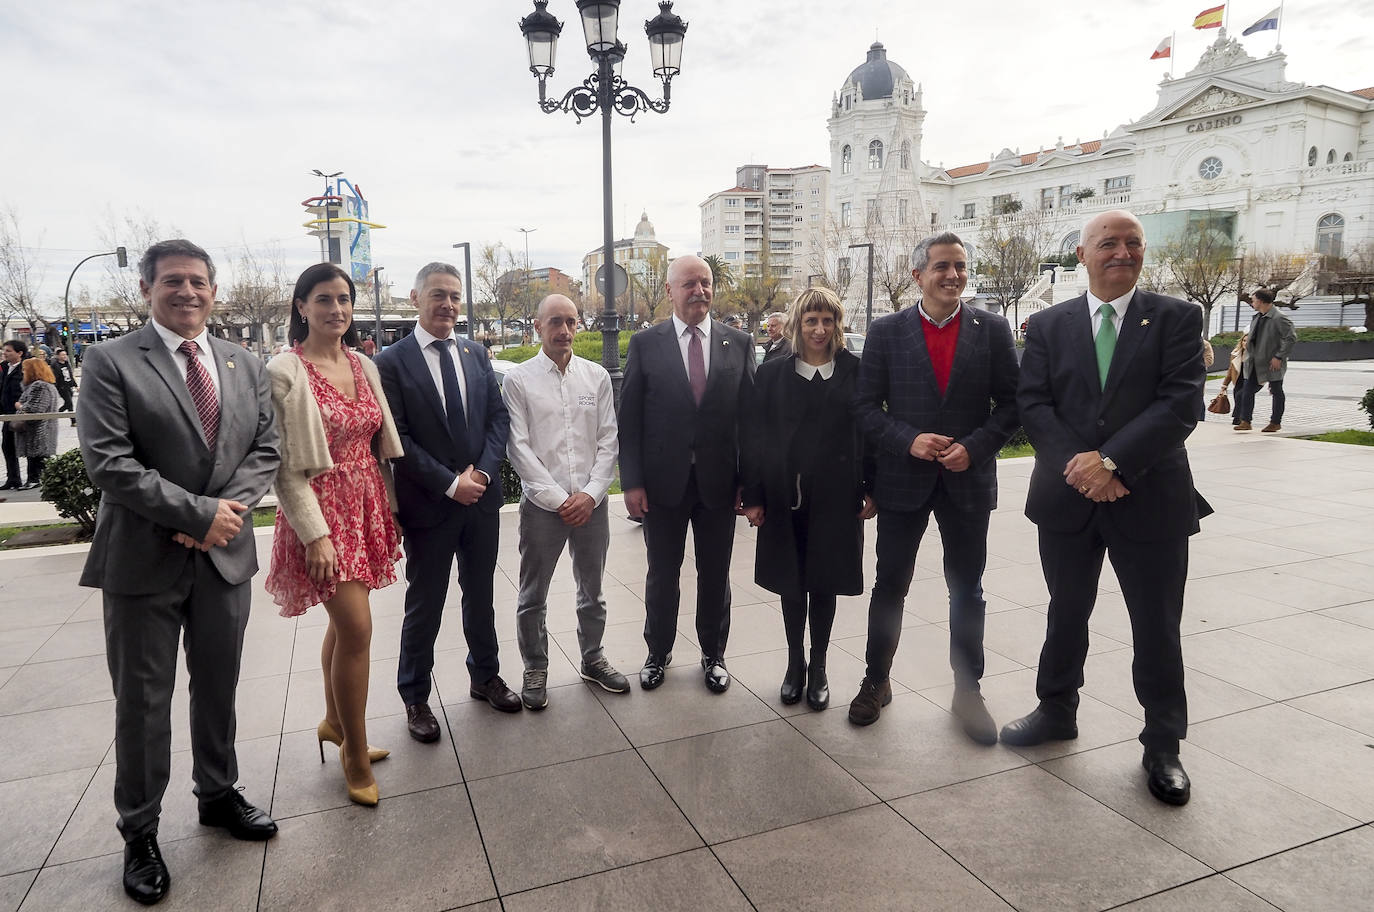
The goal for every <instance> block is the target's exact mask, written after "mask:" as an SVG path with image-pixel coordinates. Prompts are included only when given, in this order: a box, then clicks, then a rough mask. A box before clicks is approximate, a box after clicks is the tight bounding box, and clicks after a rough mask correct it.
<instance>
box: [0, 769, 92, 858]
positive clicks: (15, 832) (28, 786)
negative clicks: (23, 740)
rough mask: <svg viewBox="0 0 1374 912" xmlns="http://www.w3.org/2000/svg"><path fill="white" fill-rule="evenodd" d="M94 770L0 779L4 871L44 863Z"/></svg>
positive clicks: (0, 845)
mask: <svg viewBox="0 0 1374 912" xmlns="http://www.w3.org/2000/svg"><path fill="white" fill-rule="evenodd" d="M94 774H95V770H94V769H76V770H67V771H66V772H61V773H49V774H47V775H45V776H33V777H30V778H28V779H15V780H12V781H10V782H4V783H0V819H3V820H4V821H5V826H4V828H3V829H0V874H13V873H16V872H18V871H27V870H30V869H33V868H38V867H41V866H42V865H43V863H44V862H45V861H46V860H47V857H48V852H49V851H50V850H51V849H52V847H53V844H54V843H56V842H57V837H58V835H59V834H60V833H61V832H62V828H63V827H64V826H66V825H67V820H68V819H69V818H70V817H71V815H72V812H73V811H75V810H76V805H77V802H79V801H80V800H81V796H82V794H83V793H84V792H85V791H86V788H87V786H89V785H90V783H91V777H92V776H93V775H94Z"/></svg>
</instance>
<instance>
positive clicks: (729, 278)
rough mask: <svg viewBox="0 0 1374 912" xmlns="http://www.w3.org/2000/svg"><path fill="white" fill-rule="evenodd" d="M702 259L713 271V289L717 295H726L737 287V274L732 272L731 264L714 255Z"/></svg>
mask: <svg viewBox="0 0 1374 912" xmlns="http://www.w3.org/2000/svg"><path fill="white" fill-rule="evenodd" d="M702 259H704V260H705V261H706V266H707V268H709V269H710V270H711V287H712V288H714V289H715V291H716V294H724V293H725V292H727V291H729V290H730V289H731V288H734V287H735V274H734V273H733V272H732V271H731V269H730V264H729V263H727V262H725V261H724V260H722V259H721V258H720V257H719V256H718V255H716V254H714V253H713V254H711V255H710V256H707V257H702Z"/></svg>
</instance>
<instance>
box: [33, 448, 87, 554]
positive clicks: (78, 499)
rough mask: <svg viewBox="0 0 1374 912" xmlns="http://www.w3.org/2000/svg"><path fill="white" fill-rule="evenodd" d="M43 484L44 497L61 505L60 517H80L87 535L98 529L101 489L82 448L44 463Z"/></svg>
mask: <svg viewBox="0 0 1374 912" xmlns="http://www.w3.org/2000/svg"><path fill="white" fill-rule="evenodd" d="M39 485H40V487H39V491H40V493H41V494H42V495H43V499H44V500H46V501H47V502H48V503H50V504H52V505H53V506H54V507H56V508H57V515H58V516H61V517H63V518H64V519H73V520H76V521H77V522H78V523H80V524H81V531H82V533H83V534H85V535H87V536H89V535H91V534H93V533H94V532H95V514H96V512H97V511H98V510H99V509H100V491H99V489H97V488H96V486H95V485H94V484H92V483H91V479H90V476H89V475H87V474H86V463H84V462H82V461H81V451H80V450H68V451H67V452H65V453H62V454H61V455H59V456H54V457H53V458H51V459H49V460H48V461H47V464H45V465H44V466H43V477H42V479H40V481H39Z"/></svg>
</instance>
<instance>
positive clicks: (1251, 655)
mask: <svg viewBox="0 0 1374 912" xmlns="http://www.w3.org/2000/svg"><path fill="white" fill-rule="evenodd" d="M1183 664H1184V667H1185V668H1190V669H1196V670H1198V671H1201V672H1203V673H1204V674H1209V675H1211V676H1212V677H1214V678H1220V679H1221V680H1223V681H1226V682H1227V683H1229V684H1234V685H1236V686H1237V687H1243V688H1244V689H1246V690H1249V691H1252V692H1254V693H1257V694H1260V695H1261V696H1265V697H1268V698H1269V699H1271V700H1287V699H1289V698H1291V697H1299V696H1302V695H1303V694H1309V693H1316V692H1317V691H1320V690H1328V689H1330V688H1332V687H1340V686H1342V685H1345V684H1353V683H1355V682H1357V681H1362V680H1364V679H1366V678H1368V677H1369V675H1367V674H1365V673H1364V672H1362V671H1359V670H1358V669H1354V668H1349V667H1347V666H1345V665H1336V664H1334V663H1331V662H1326V661H1323V660H1321V659H1318V658H1314V657H1312V656H1308V655H1303V654H1302V653H1300V652H1297V651H1295V650H1292V649H1288V648H1287V647H1284V646H1279V645H1276V644H1274V643H1270V642H1267V641H1265V640H1261V639H1258V638H1256V637H1252V636H1246V635H1245V634H1243V633H1239V632H1237V631H1235V630H1214V631H1211V632H1209V633H1199V634H1196V635H1195V636H1190V637H1188V640H1187V642H1186V643H1185V644H1184V647H1183Z"/></svg>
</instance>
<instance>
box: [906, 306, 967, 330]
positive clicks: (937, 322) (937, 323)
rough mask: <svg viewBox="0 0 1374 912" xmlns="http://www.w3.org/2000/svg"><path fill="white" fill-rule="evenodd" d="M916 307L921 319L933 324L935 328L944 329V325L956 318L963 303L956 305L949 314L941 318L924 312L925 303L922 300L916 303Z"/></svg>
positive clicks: (961, 309)
mask: <svg viewBox="0 0 1374 912" xmlns="http://www.w3.org/2000/svg"><path fill="white" fill-rule="evenodd" d="M916 308H917V309H918V310H919V311H920V312H921V319H923V320H925V321H926V322H927V323H929V324H930V325H931V326H934V327H935V328H936V329H944V328H945V327H946V326H948V325H949V324H950V321H952V320H954V319H956V318H957V317H958V316H959V314H960V313H962V312H963V310H964V305H962V304H960V305H959V306H958V307H956V308H954V311H953V312H952V313H951V314H950V315H949V316H947V317H945V318H944V319H943V320H937V319H935V318H934V317H932V316H931V315H930V314H928V313H926V305H925V303H924V302H922V303H919V304H917V305H916Z"/></svg>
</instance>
